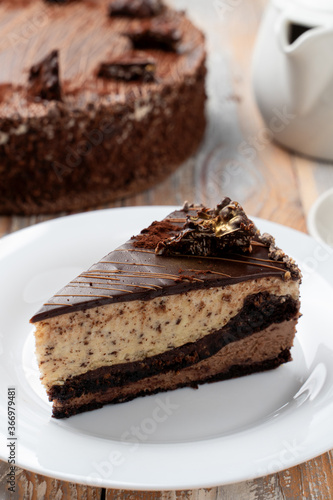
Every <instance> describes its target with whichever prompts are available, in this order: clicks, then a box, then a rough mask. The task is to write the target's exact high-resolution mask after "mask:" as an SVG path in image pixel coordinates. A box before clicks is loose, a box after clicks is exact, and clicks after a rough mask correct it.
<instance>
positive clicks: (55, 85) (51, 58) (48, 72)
mask: <svg viewBox="0 0 333 500" xmlns="http://www.w3.org/2000/svg"><path fill="white" fill-rule="evenodd" d="M28 93H29V94H30V95H31V96H32V97H41V98H42V99H46V100H48V101H52V100H55V101H60V100H61V87H60V80H59V52H58V50H52V52H50V54H48V55H47V56H46V57H45V58H44V59H43V60H42V61H40V62H39V63H37V64H35V65H34V66H32V67H31V69H30V74H29V82H28Z"/></svg>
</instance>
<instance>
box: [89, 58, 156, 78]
mask: <svg viewBox="0 0 333 500" xmlns="http://www.w3.org/2000/svg"><path fill="white" fill-rule="evenodd" d="M155 71H156V63H155V59H153V58H152V57H146V56H145V57H143V56H139V55H138V54H133V55H128V56H122V57H119V58H117V59H114V60H112V61H108V62H103V63H101V65H100V67H99V70H98V73H97V76H98V77H100V78H106V79H108V80H125V81H127V82H129V81H143V82H152V81H154V79H155V77H154V75H155Z"/></svg>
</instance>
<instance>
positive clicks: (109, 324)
mask: <svg viewBox="0 0 333 500" xmlns="http://www.w3.org/2000/svg"><path fill="white" fill-rule="evenodd" d="M265 291H267V292H269V293H270V294H272V295H276V296H284V295H290V296H291V297H292V298H294V299H295V300H298V297H299V283H298V282H295V281H282V280H281V279H278V278H261V279H257V280H252V281H245V282H242V283H237V284H234V285H228V286H225V287H223V288H209V289H201V290H193V291H190V292H185V293H182V294H178V295H169V296H164V297H157V298H154V299H152V300H149V301H143V300H135V301H131V302H120V303H113V304H107V305H104V306H100V307H96V308H92V309H86V310H83V311H77V312H74V313H69V314H64V315H62V316H57V317H54V318H50V319H47V320H44V321H40V322H39V323H37V324H36V331H35V338H36V355H37V361H38V364H39V368H40V372H41V380H42V382H43V384H44V386H45V387H46V388H50V387H51V386H52V385H61V384H63V383H64V381H65V380H66V379H67V378H69V377H71V376H77V375H80V374H82V373H86V372H87V371H89V370H94V369H96V368H100V367H102V366H112V365H116V364H120V363H127V362H133V361H140V360H142V359H145V358H147V357H151V356H155V355H158V354H161V353H163V352H165V351H168V350H171V349H174V348H176V347H180V346H182V345H184V344H186V343H188V342H195V341H197V340H199V339H201V338H203V337H205V336H206V335H208V334H209V333H211V332H212V331H214V330H217V329H220V328H223V327H224V326H225V325H226V324H227V323H228V321H229V320H230V319H231V318H232V317H234V316H235V315H236V314H238V312H239V311H240V310H241V309H242V307H243V303H244V299H245V298H246V297H247V296H248V295H253V294H257V293H259V292H265Z"/></svg>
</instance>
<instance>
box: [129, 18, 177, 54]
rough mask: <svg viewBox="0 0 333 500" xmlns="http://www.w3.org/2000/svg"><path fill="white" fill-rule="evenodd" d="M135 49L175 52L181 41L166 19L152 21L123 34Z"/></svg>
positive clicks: (170, 22) (174, 26)
mask: <svg viewBox="0 0 333 500" xmlns="http://www.w3.org/2000/svg"><path fill="white" fill-rule="evenodd" d="M124 34H125V35H126V36H128V37H129V38H130V40H131V41H132V44H133V47H134V48H135V49H159V50H165V51H172V52H175V51H176V50H177V46H178V44H179V42H180V40H181V37H182V35H181V32H180V31H179V29H178V27H177V26H176V25H175V24H174V22H172V21H171V20H168V19H163V18H162V19H161V18H158V19H154V20H153V21H151V22H148V23H143V24H142V25H141V26H136V27H133V28H132V29H131V31H129V32H127V33H124Z"/></svg>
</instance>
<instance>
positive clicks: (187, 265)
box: [31, 206, 300, 323]
mask: <svg viewBox="0 0 333 500" xmlns="http://www.w3.org/2000/svg"><path fill="white" fill-rule="evenodd" d="M198 209H200V210H201V211H202V212H203V213H207V212H206V211H203V209H202V207H194V206H192V207H189V208H187V209H186V211H185V210H177V211H175V212H173V213H171V214H170V215H169V216H168V217H166V218H165V219H164V221H161V222H155V223H153V224H152V225H151V226H150V227H149V228H147V229H146V230H144V231H143V232H142V233H141V234H140V235H138V236H137V237H134V238H133V239H131V240H129V241H128V242H127V243H125V244H124V245H122V246H121V247H119V248H117V249H116V250H114V251H112V252H111V253H109V254H108V255H107V256H105V257H104V258H103V259H102V260H101V261H100V262H98V263H97V264H94V265H93V266H92V267H91V268H90V269H89V270H88V271H86V272H84V273H82V274H81V275H79V276H78V277H77V278H75V279H73V281H71V282H70V283H69V284H68V285H67V286H65V287H64V288H63V289H62V290H60V291H59V292H58V293H57V294H55V295H54V296H53V297H52V298H51V299H50V300H49V301H48V302H47V303H46V304H44V306H43V307H42V308H41V309H40V310H39V312H38V313H37V314H36V315H35V316H34V317H33V318H32V319H31V322H32V323H35V322H37V321H41V320H44V319H47V318H50V317H54V316H59V315H62V314H66V313H71V312H74V311H77V310H84V309H89V308H93V307H97V306H101V305H105V304H109V303H113V302H127V301H131V300H150V299H152V298H154V297H158V296H165V295H175V294H179V293H182V292H186V291H190V290H195V289H202V288H210V287H220V286H225V285H230V284H235V283H240V282H242V281H247V280H252V279H257V278H263V277H269V276H272V277H274V276H276V277H279V278H282V279H295V280H299V279H300V272H299V270H298V268H297V266H296V265H295V268H294V270H293V272H291V270H290V265H289V263H288V259H287V258H285V257H286V256H285V255H284V254H283V256H284V257H283V258H282V260H281V259H278V260H274V259H271V258H270V252H271V251H272V249H270V245H269V244H267V245H266V244H265V243H263V242H262V241H260V238H259V236H255V237H254V238H253V240H251V247H252V251H251V253H250V252H247V253H244V252H242V250H239V251H234V250H233V251H230V252H227V253H224V252H221V254H220V255H219V256H214V257H208V256H200V255H199V256H195V255H180V256H177V257H173V256H162V257H161V256H158V255H156V254H155V251H154V249H152V244H151V241H152V236H154V235H155V236H156V234H158V228H159V224H160V228H161V234H162V237H161V238H165V234H166V224H165V223H166V222H167V223H168V224H170V226H169V230H168V232H169V236H170V237H176V236H177V235H179V226H180V221H183V224H184V223H185V221H186V216H187V215H188V216H190V217H197V212H198ZM172 228H174V229H172ZM137 242H140V243H139V244H137ZM145 242H146V243H145ZM154 243H155V244H156V240H155V241H154ZM293 265H294V264H293Z"/></svg>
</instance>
